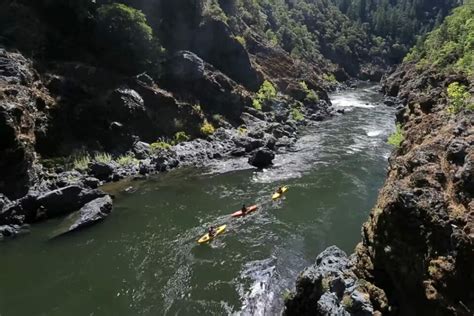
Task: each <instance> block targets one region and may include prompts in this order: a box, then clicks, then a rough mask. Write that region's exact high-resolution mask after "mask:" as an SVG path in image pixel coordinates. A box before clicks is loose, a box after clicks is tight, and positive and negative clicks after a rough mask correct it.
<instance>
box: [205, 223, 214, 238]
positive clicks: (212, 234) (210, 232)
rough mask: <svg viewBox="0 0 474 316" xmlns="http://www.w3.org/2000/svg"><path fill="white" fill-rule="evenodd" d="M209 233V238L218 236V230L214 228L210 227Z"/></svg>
mask: <svg viewBox="0 0 474 316" xmlns="http://www.w3.org/2000/svg"><path fill="white" fill-rule="evenodd" d="M207 232H208V234H209V237H211V238H212V237H214V236H215V235H216V228H215V227H214V226H211V227H209V229H208V231H207Z"/></svg>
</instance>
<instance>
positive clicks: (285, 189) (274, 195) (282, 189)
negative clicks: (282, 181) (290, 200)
mask: <svg viewBox="0 0 474 316" xmlns="http://www.w3.org/2000/svg"><path fill="white" fill-rule="evenodd" d="M281 191H282V193H278V192H275V193H274V194H273V195H272V199H274V200H278V199H279V198H281V197H282V196H283V194H284V193H285V192H286V191H288V187H283V188H281Z"/></svg>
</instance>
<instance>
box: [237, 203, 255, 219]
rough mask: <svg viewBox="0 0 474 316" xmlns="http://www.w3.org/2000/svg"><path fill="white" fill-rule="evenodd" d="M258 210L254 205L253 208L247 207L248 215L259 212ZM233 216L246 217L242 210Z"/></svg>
mask: <svg viewBox="0 0 474 316" xmlns="http://www.w3.org/2000/svg"><path fill="white" fill-rule="evenodd" d="M257 208H258V206H257V205H252V206H249V207H247V215H248V214H249V213H252V212H255V211H256V210H257ZM231 216H232V217H241V216H244V214H242V210H240V211H237V212H235V213H232V215H231Z"/></svg>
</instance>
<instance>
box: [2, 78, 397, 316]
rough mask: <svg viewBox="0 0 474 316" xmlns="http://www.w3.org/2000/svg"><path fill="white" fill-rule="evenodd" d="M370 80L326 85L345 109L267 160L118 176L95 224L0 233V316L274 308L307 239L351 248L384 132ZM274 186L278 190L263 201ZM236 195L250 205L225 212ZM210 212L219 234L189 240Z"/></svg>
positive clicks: (381, 159) (389, 117) (312, 252)
mask: <svg viewBox="0 0 474 316" xmlns="http://www.w3.org/2000/svg"><path fill="white" fill-rule="evenodd" d="M377 89H378V87H377V86H372V85H364V86H361V87H359V88H357V89H355V90H347V91H343V92H340V93H335V94H333V95H332V96H331V99H332V102H333V104H334V106H335V107H336V108H342V109H344V110H345V111H346V114H345V115H341V116H337V117H335V118H333V119H331V120H329V121H326V122H322V123H318V124H317V125H314V126H310V127H308V128H306V129H305V130H304V131H302V137H301V138H300V139H299V140H298V142H297V143H296V146H295V148H294V149H293V150H291V151H289V152H286V153H284V154H281V155H278V156H277V158H276V160H275V166H274V167H273V168H271V169H268V170H265V171H262V172H258V171H256V170H253V169H249V166H248V164H247V163H246V161H245V160H244V159H233V160H228V161H215V162H214V163H213V164H212V165H210V166H208V167H206V168H204V169H189V168H188V169H178V170H175V171H172V172H169V173H167V174H163V175H159V176H156V177H153V178H151V179H149V180H146V181H140V182H137V181H134V182H129V183H127V182H125V183H124V182H122V183H120V184H118V185H117V184H115V185H113V186H111V187H109V190H112V191H114V192H117V193H116V199H115V202H114V211H113V213H112V215H111V216H110V217H109V218H108V219H107V220H106V221H104V222H103V223H101V224H99V225H97V226H95V227H92V228H90V229H87V230H85V231H83V232H81V233H78V234H73V235H71V236H67V237H65V238H61V239H55V240H52V241H50V240H49V237H50V236H51V235H52V234H53V232H54V230H55V229H56V228H57V225H58V223H59V220H51V221H48V222H46V223H42V224H39V225H36V226H33V228H32V234H30V235H27V236H24V237H21V238H18V239H16V240H13V241H8V242H4V243H1V244H0V316H10V315H28V316H30V315H48V316H52V315H198V314H207V315H223V314H243V315H274V314H278V313H279V312H280V311H281V308H282V304H283V296H284V293H285V291H286V289H291V288H293V286H294V282H295V279H296V276H297V275H298V273H299V272H300V271H301V270H302V269H304V267H305V266H307V265H309V264H312V263H313V262H314V260H315V258H316V256H317V254H318V253H319V252H320V251H322V250H324V249H325V248H326V247H328V246H330V245H337V246H339V247H340V248H342V249H343V250H345V251H347V252H351V251H352V250H353V248H354V247H355V245H356V244H357V242H358V241H359V240H360V229H361V224H362V223H363V222H364V221H365V220H366V219H367V216H368V214H369V211H370V209H371V208H372V206H373V205H374V203H375V200H376V197H377V193H378V190H379V188H380V187H381V186H382V184H383V182H384V179H385V175H386V167H387V158H388V156H389V154H390V151H391V148H390V146H389V145H387V144H386V139H387V137H388V135H389V134H390V133H391V132H392V131H393V130H394V112H393V111H394V110H393V109H392V108H389V107H386V106H385V105H383V104H382V102H381V100H382V96H381V95H380V94H379V93H378V92H377V91H378V90H377ZM282 184H285V185H289V187H290V190H289V191H288V193H287V194H286V196H285V198H284V199H283V200H281V201H279V202H272V201H271V199H270V196H271V194H272V193H273V191H274V190H275V189H276V188H277V187H278V186H279V185H282ZM118 186H119V187H118ZM124 187H129V190H127V191H126V192H125V191H124V190H123V188H124ZM119 188H120V190H119ZM243 203H245V204H247V205H252V204H260V205H261V207H260V210H259V211H258V212H255V213H254V214H252V215H249V216H247V217H246V218H243V219H236V220H232V219H231V218H230V217H229V216H228V214H230V213H232V212H233V211H235V210H238V209H239V208H241V206H242V204H243ZM222 223H225V224H227V225H228V227H227V231H226V232H225V234H223V235H221V236H219V238H217V239H216V240H214V241H213V242H212V243H210V244H209V245H198V244H197V243H196V240H197V239H198V238H199V236H200V235H202V234H203V233H204V232H205V231H206V229H207V227H208V226H209V225H217V224H222Z"/></svg>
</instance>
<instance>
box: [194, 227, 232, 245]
mask: <svg viewBox="0 0 474 316" xmlns="http://www.w3.org/2000/svg"><path fill="white" fill-rule="evenodd" d="M226 227H227V225H222V226H219V227H217V229H216V233H215V234H214V237H210V236H209V233H207V234H205V235H204V236H202V237H201V238H199V240H198V243H200V244H203V243H206V242H208V241H211V240H213V239H214V238H216V237H217V235H220V234H222V233H223V232H224V231H225V228H226Z"/></svg>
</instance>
